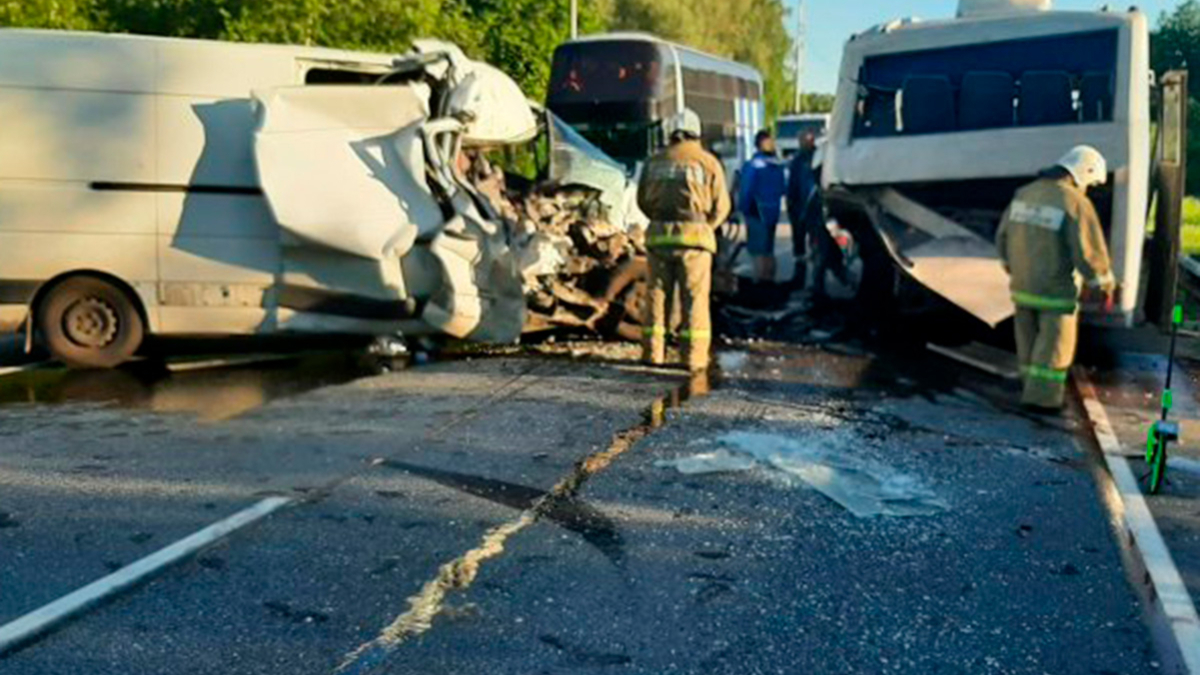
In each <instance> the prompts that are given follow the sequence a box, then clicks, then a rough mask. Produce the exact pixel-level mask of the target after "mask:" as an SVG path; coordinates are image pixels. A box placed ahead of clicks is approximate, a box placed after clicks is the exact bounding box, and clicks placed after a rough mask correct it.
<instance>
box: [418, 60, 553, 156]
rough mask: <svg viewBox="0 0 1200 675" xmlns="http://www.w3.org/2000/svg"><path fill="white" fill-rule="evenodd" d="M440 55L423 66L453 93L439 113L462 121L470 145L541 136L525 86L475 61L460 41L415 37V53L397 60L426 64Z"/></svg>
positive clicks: (465, 139)
mask: <svg viewBox="0 0 1200 675" xmlns="http://www.w3.org/2000/svg"><path fill="white" fill-rule="evenodd" d="M438 56H441V57H443V58H444V61H442V62H441V63H429V65H427V66H424V69H425V70H426V71H427V72H428V73H429V74H430V75H431V76H432V77H434V78H436V79H439V80H443V81H444V82H445V84H446V85H447V86H448V87H449V91H450V95H449V97H448V100H447V104H446V109H445V110H440V111H435V112H436V114H438V115H439V116H442V117H453V118H455V119H459V120H462V121H463V122H464V125H465V129H464V131H463V141H464V142H465V143H466V144H467V145H515V144H519V143H524V142H526V141H530V140H533V139H534V138H536V137H537V134H538V122H537V117H536V115H535V114H534V111H533V109H532V108H531V107H530V105H529V101H528V99H527V98H526V97H525V93H524V92H522V91H521V87H520V86H519V85H517V83H516V82H514V81H513V80H512V78H510V77H509V76H508V75H505V74H504V73H503V72H502V71H501V70H499V69H498V68H496V67H494V66H492V65H490V64H487V63H483V62H481V61H473V60H471V59H470V58H468V57H467V55H466V54H464V53H463V51H462V49H460V48H459V47H458V45H455V44H453V43H450V42H445V41H442V40H433V39H422V40H415V41H413V55H412V56H409V57H402V58H401V59H399V60H398V61H397V64H398V65H400V64H403V63H404V62H405V61H409V60H412V59H414V58H415V59H417V60H423V61H425V62H427V63H428V62H429V59H430V58H436V57H438Z"/></svg>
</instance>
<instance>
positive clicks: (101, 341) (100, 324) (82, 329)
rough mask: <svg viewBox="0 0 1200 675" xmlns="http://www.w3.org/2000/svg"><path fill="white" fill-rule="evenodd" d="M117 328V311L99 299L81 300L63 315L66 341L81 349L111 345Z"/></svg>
mask: <svg viewBox="0 0 1200 675" xmlns="http://www.w3.org/2000/svg"><path fill="white" fill-rule="evenodd" d="M118 328H119V326H118V323H117V311H116V310H115V309H113V307H112V305H110V304H108V303H107V302H105V301H104V300H101V299H100V298H95V297H88V298H81V299H79V300H77V301H76V302H74V303H73V304H72V305H71V306H70V307H68V308H67V311H66V312H65V313H64V314H63V331H64V332H65V333H66V336H67V339H68V340H70V341H71V342H74V343H75V344H77V345H79V346H81V347H89V348H92V349H99V348H101V347H105V346H107V345H109V344H111V343H112V341H113V340H115V339H116V337H117V331H118Z"/></svg>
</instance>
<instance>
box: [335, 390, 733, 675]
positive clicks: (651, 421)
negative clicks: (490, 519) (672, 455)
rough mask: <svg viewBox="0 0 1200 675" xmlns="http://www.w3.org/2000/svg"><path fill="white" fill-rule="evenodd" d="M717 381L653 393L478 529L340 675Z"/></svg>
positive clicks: (383, 655)
mask: <svg viewBox="0 0 1200 675" xmlns="http://www.w3.org/2000/svg"><path fill="white" fill-rule="evenodd" d="M717 381H718V376H717V374H716V373H710V372H703V373H697V374H694V375H692V376H691V377H690V378H689V379H688V381H687V382H685V383H684V384H682V385H681V386H679V387H676V388H675V389H673V390H672V391H671V392H669V393H668V394H667V395H665V396H662V397H660V398H658V399H656V400H655V401H654V402H653V403H651V404H650V405H649V406H648V407H647V408H646V409H645V410H644V411H643V414H642V421H641V423H640V424H637V425H635V426H633V427H630V428H628V429H625V430H623V431H620V432H617V433H616V434H614V435H613V438H612V440H611V441H610V442H609V444H608V447H606V448H605V449H604V450H601V451H599V452H596V453H593V454H590V455H588V456H586V457H584V458H583V459H581V460H580V461H579V462H577V463H576V465H575V468H574V470H573V471H571V473H569V474H567V475H566V476H565V477H563V478H562V479H561V480H560V481H559V482H558V483H556V484H555V485H554V487H552V488H551V489H550V490H549V491H548V492H546V493H545V494H543V495H541V496H540V497H538V498H537V499H536V500H534V501H533V503H532V504H530V505H529V506H528V508H526V509H524V510H523V511H522V512H521V513H520V515H518V516H517V517H516V518H514V519H513V520H510V521H508V522H506V523H503V524H501V525H498V526H496V527H493V528H491V529H490V530H488V531H487V532H486V533H484V535H483V538H482V539H481V540H480V542H479V545H478V546H476V547H475V548H473V549H471V550H469V551H467V552H466V553H464V554H463V555H461V556H459V557H457V558H455V559H454V560H451V561H449V562H447V563H444V564H443V565H442V566H441V567H440V568H438V572H437V575H435V576H434V577H433V578H432V579H430V580H429V581H428V582H426V583H425V585H424V586H423V587H422V588H421V591H420V592H419V593H417V594H416V595H414V596H412V597H410V598H409V599H408V610H407V611H405V612H404V613H403V614H401V615H400V616H398V617H397V618H396V619H395V620H394V621H393V622H392V623H391V624H389V625H388V626H387V627H385V628H384V629H383V631H382V632H380V634H379V636H378V637H376V638H375V639H373V640H371V641H369V642H367V643H365V644H363V645H361V646H360V647H358V648H357V649H355V650H354V651H352V652H350V653H349V654H347V655H346V657H345V658H344V659H343V660H342V663H341V665H339V666H338V668H337V671H336V672H337V673H341V674H343V675H361V674H363V673H370V672H372V671H374V670H375V669H376V668H378V667H380V666H381V665H383V664H384V663H385V662H386V661H387V659H388V657H389V656H390V655H391V654H392V653H394V652H395V651H396V650H397V649H399V648H400V647H401V646H403V645H404V644H405V643H406V642H407V641H409V640H411V639H413V638H415V637H418V636H420V635H422V634H424V633H425V632H426V631H428V630H429V629H430V628H432V627H433V621H434V619H436V618H437V616H438V615H439V614H441V613H442V612H443V611H444V610H445V603H446V598H447V597H448V596H449V595H450V594H452V593H458V592H462V591H465V590H466V589H468V588H470V587H471V584H472V583H474V581H475V578H476V577H477V576H478V574H479V570H480V569H481V567H482V566H483V564H484V563H486V562H487V561H488V560H491V559H493V558H495V557H497V556H499V555H501V554H503V553H504V550H505V547H506V546H507V544H508V540H509V539H511V538H512V537H513V536H515V535H516V534H518V533H520V532H521V531H523V530H525V529H526V528H528V527H530V526H531V525H533V524H534V523H536V522H538V521H539V520H541V519H543V518H547V519H550V517H551V514H553V513H554V512H555V511H556V510H561V508H562V504H564V503H571V502H574V501H576V500H577V497H578V495H579V492H580V490H581V489H582V488H583V486H584V484H585V483H587V481H588V480H589V479H590V478H591V477H592V476H594V475H596V474H598V473H600V472H602V471H604V470H605V469H607V468H608V467H609V466H610V465H611V464H612V463H613V462H614V461H616V459H617V458H618V457H620V456H621V455H623V454H625V453H626V452H628V451H629V450H630V449H631V448H633V446H635V445H636V444H637V443H638V442H639V441H641V440H642V439H644V438H646V437H647V436H649V435H650V434H652V433H654V431H655V430H656V429H658V428H659V427H661V426H663V425H664V424H666V422H667V420H668V416H669V413H670V412H671V411H673V410H676V409H678V408H680V407H681V406H683V405H684V404H685V403H686V402H687V401H689V400H691V399H693V398H696V397H700V396H705V395H707V394H708V393H709V392H711V391H712V388H713V386H714V384H715V383H716V382H717ZM400 468H403V467H400ZM406 470H411V467H410V468H409V469H406Z"/></svg>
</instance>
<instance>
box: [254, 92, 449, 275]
mask: <svg viewBox="0 0 1200 675" xmlns="http://www.w3.org/2000/svg"><path fill="white" fill-rule="evenodd" d="M428 96H429V91H428V88H427V87H425V86H423V85H414V86H403V87H356V86H338V87H284V88H278V89H271V90H269V91H266V92H258V93H256V94H255V100H256V101H257V104H258V111H259V127H258V130H257V131H256V132H255V147H254V153H255V159H256V161H257V165H258V174H259V181H260V184H261V185H262V188H263V192H264V194H265V195H266V199H267V203H268V204H269V205H270V207H271V211H272V213H273V214H274V216H275V218H276V220H277V221H278V222H279V225H280V227H282V228H283V229H284V230H286V231H287V232H289V233H291V234H293V235H295V236H296V237H298V238H300V239H301V240H303V241H306V242H309V243H312V244H317V245H320V246H324V247H328V248H331V249H334V250H337V251H340V252H343V253H349V254H351V255H356V256H361V257H364V258H371V259H376V260H382V259H387V258H394V257H397V256H402V255H404V254H405V253H406V252H407V251H408V250H409V249H410V248H411V247H412V245H413V243H414V242H415V241H416V239H417V237H418V235H421V234H424V233H428V232H433V231H436V230H438V229H439V228H440V227H441V226H442V223H443V218H442V213H441V210H440V208H439V207H438V204H437V202H436V201H435V200H434V198H433V196H432V195H431V194H430V193H429V189H428V187H427V185H426V181H425V158H424V154H423V144H422V139H421V135H420V125H421V124H422V123H423V122H424V121H425V120H426V119H427V117H428V114H429V110H428V105H427V100H428Z"/></svg>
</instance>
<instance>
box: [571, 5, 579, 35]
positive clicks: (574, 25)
mask: <svg viewBox="0 0 1200 675" xmlns="http://www.w3.org/2000/svg"><path fill="white" fill-rule="evenodd" d="M578 38H579V0H571V39H572V40H576V39H578Z"/></svg>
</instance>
